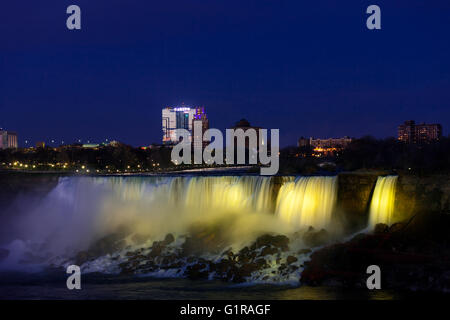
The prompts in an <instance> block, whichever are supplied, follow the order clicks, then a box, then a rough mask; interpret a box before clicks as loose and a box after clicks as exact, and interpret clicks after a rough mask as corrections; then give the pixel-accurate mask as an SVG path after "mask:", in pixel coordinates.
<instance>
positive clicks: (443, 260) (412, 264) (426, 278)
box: [300, 215, 450, 292]
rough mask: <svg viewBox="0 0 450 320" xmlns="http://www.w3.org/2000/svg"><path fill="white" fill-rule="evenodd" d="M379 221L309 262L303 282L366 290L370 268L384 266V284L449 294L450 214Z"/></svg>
mask: <svg viewBox="0 0 450 320" xmlns="http://www.w3.org/2000/svg"><path fill="white" fill-rule="evenodd" d="M417 220H418V221H415V222H411V221H407V222H404V223H397V224H394V225H392V226H390V227H388V226H386V225H382V224H380V225H377V226H376V227H375V229H374V232H372V233H371V234H359V235H357V236H355V237H354V238H353V239H352V240H350V241H349V242H346V243H339V244H334V245H330V246H327V247H324V248H323V249H321V250H318V251H316V252H314V253H313V254H312V255H311V260H310V261H308V262H306V263H305V269H304V271H303V272H302V275H301V280H300V281H301V282H302V283H303V284H307V285H325V286H326V285H332V286H345V287H363V288H366V280H367V278H368V277H369V274H367V273H366V270H367V267H368V266H370V265H377V266H379V267H380V269H381V287H382V288H383V289H388V288H392V289H399V290H413V291H437V292H450V241H449V240H450V237H449V230H450V229H449V228H450V217H449V216H447V215H441V216H439V217H435V219H431V220H427V221H421V220H420V219H417Z"/></svg>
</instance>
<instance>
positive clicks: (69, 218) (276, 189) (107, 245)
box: [0, 176, 337, 283]
mask: <svg viewBox="0 0 450 320" xmlns="http://www.w3.org/2000/svg"><path fill="white" fill-rule="evenodd" d="M336 180H337V178H336V177H309V178H298V179H297V180H294V177H261V176H220V177H217V176H210V177H201V176H191V177H189V176H181V177H180V176H178V177H164V176H144V177H133V176H130V177H123V176H116V177H69V178H60V180H59V183H58V184H57V186H56V187H55V188H54V189H53V190H52V191H51V192H50V193H49V194H47V196H46V197H45V198H43V199H41V200H40V201H39V202H38V203H34V204H33V205H32V206H30V207H29V208H26V207H25V208H23V212H14V223H15V226H13V228H11V229H14V230H20V234H12V236H11V238H10V245H8V246H6V247H4V246H3V247H4V248H6V250H8V251H10V254H9V256H8V258H7V259H5V260H3V261H0V270H2V269H8V268H9V269H11V268H12V269H17V268H19V269H21V268H22V267H23V266H25V269H24V270H25V271H27V270H28V269H27V268H28V267H27V263H31V264H34V263H35V262H36V261H40V263H42V264H43V265H44V267H45V266H48V265H63V266H64V265H68V264H71V263H76V264H80V265H82V268H83V269H82V270H83V272H93V271H95V272H106V273H111V272H112V273H116V272H124V270H128V269H127V268H129V266H132V267H133V268H134V269H133V272H136V273H147V274H150V273H151V272H152V271H155V270H157V272H163V273H162V274H163V275H167V274H168V273H167V272H169V274H170V275H172V274H175V275H177V276H179V275H181V274H184V272H185V271H186V268H189V266H190V265H192V263H193V262H189V261H188V260H186V257H187V255H192V254H194V255H196V254H198V255H199V257H200V256H203V257H205V258H207V259H210V261H211V263H219V264H220V263H222V262H221V261H224V259H225V260H226V261H228V260H227V259H228V258H227V257H228V255H227V254H226V253H225V252H228V251H226V250H232V251H233V252H234V253H235V254H239V253H242V254H243V255H246V254H249V255H250V256H246V257H244V258H242V259H243V260H242V261H247V259H250V260H248V262H242V263H251V266H252V267H254V266H255V263H256V262H252V261H253V260H255V259H256V260H257V259H260V260H259V263H261V261H262V260H261V259H262V258H263V257H264V258H263V260H264V261H265V263H264V264H259V268H261V269H260V270H257V271H255V272H254V273H252V274H251V275H250V274H247V275H246V277H250V278H251V281H266V280H267V279H269V281H273V282H279V281H286V280H292V281H294V282H295V283H297V282H298V277H299V275H300V272H301V270H302V265H303V263H304V261H306V260H307V259H308V257H309V254H308V253H304V254H301V256H299V255H297V254H296V252H298V251H299V250H300V249H304V248H305V247H309V246H310V245H307V246H305V243H304V240H303V238H302V237H299V236H298V235H297V236H296V237H294V238H292V240H291V241H289V239H287V238H286V239H287V242H283V241H285V240H282V241H281V240H280V239H281V238H280V239H278V240H276V241H277V242H276V243H278V244H276V245H275V247H274V245H273V244H270V243H271V242H270V241H272V240H273V239H272V238H269V239H272V240H270V241H269V244H265V245H260V244H256V243H255V240H256V239H258V237H260V236H263V235H270V234H272V235H277V234H278V235H292V234H294V232H296V231H299V230H300V228H301V227H308V226H314V227H316V228H323V227H327V226H329V224H330V221H331V214H332V210H333V207H334V203H335V201H336V188H337V184H336ZM277 194H278V197H277ZM23 200H24V199H20V200H19V201H20V202H21V203H22V202H24V203H26V201H23ZM25 200H26V199H25ZM274 213H276V214H274ZM167 237H168V238H167ZM165 238H167V239H169V240H170V239H174V240H171V241H169V242H170V245H168V244H167V245H163V247H160V246H161V245H159V244H156V245H155V243H158V241H160V240H162V239H165ZM189 239H191V240H189ZM192 239H197V240H192ZM199 239H200V240H199ZM265 239H266V240H264V241H268V240H267V239H268V238H265ZM189 241H191V242H192V241H194V242H193V243H194V244H192V245H190V246H189V245H188V246H186V245H185V244H186V243H188V242H189ZM196 241H197V242H196ZM273 241H275V240H273ZM280 241H281V242H280ZM282 243H285V244H282ZM287 243H289V250H290V251H287V250H288V249H287V247H286V246H287ZM155 246H156V249H155ZM202 246H205V247H202ZM276 246H278V247H276ZM198 247H202V248H201V250H197V249H199V248H198ZM189 248H191V249H189ZM245 248H247V250H250V251H251V252H248V251H245ZM249 248H250V249H249ZM154 250H156V251H154ZM186 250H187V252H191V251H192V250H194V251H193V252H194V253H193V252H191V253H186V252H185V251H186ZM189 250H191V251H189ZM241 250H243V251H241ZM13 251H14V252H13ZM155 252H157V253H155ZM244 252H247V253H244ZM130 254H132V255H133V256H132V257H131V256H130ZM293 254H294V255H296V256H297V257H298V260H297V261H296V262H294V263H292V261H291V264H290V267H289V269H283V268H282V269H280V270H278V267H279V266H281V265H282V264H284V265H285V264H286V263H287V262H286V261H287V260H286V259H287V258H288V256H290V255H293ZM205 255H206V256H205ZM24 257H27V258H26V259H24ZM83 257H84V258H83ZM143 257H145V259H150V260H149V261H146V262H145V263H147V264H142V266H145V265H147V266H148V265H149V264H151V266H149V267H146V268H144V267H142V268H143V269H142V268H141V269H139V268H140V267H138V266H141V264H139V265H135V264H134V262H133V259H143ZM174 257H175V258H174ZM130 259H131V262H130ZM174 259H175V260H174ZM235 259H237V258H235ZM239 259H240V258H239ZM239 259H238V260H239ZM164 261H166V262H164ZM167 261H172V263H173V264H172V265H167ZM239 261H240V260H239ZM280 261H281V262H280ZM24 263H25V264H24ZM127 263H130V264H129V265H127ZM142 263H144V261H143V262H142ZM175 266H176V267H175ZM222 267H223V266H221V267H220V268H222ZM232 270H238V269H235V268H234V269H232ZM180 272H181V273H180ZM211 272H212V273H211V274H212V275H213V274H214V271H211ZM158 274H159V275H161V273H158ZM226 274H228V273H225V274H222V276H221V277H225V278H226V279H228V278H227V277H228V276H227V275H226ZM235 276H237V275H235ZM233 277H234V276H233ZM233 279H234V278H233ZM264 279H265V280H264ZM233 281H234V280H233Z"/></svg>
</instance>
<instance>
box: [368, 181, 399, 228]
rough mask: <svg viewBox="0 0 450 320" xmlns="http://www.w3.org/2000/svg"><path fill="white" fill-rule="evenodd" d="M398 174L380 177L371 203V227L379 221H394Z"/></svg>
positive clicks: (388, 222)
mask: <svg viewBox="0 0 450 320" xmlns="http://www.w3.org/2000/svg"><path fill="white" fill-rule="evenodd" d="M397 178H398V177H397V176H386V177H378V179H377V184H376V185H375V190H374V192H373V196H372V201H371V203H370V213H369V227H371V228H373V227H374V226H375V225H376V224H377V223H385V224H387V225H390V224H391V223H392V215H393V213H394V202H395V185H396V183H397Z"/></svg>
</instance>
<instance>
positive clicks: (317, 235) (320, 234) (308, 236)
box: [303, 228, 330, 247]
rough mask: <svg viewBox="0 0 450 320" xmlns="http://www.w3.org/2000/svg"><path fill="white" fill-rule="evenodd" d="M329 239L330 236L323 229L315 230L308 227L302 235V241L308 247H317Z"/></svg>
mask: <svg viewBox="0 0 450 320" xmlns="http://www.w3.org/2000/svg"><path fill="white" fill-rule="evenodd" d="M329 241H330V236H329V234H328V232H327V231H326V230H325V229H321V230H320V231H315V230H314V229H312V228H310V229H309V230H308V231H307V232H306V233H305V234H304V235H303V242H304V243H305V244H306V245H307V246H310V247H318V246H322V245H324V244H326V243H327V242H329Z"/></svg>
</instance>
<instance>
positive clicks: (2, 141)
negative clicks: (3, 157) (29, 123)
mask: <svg viewBox="0 0 450 320" xmlns="http://www.w3.org/2000/svg"><path fill="white" fill-rule="evenodd" d="M18 146H19V144H18V141H17V133H15V132H12V131H5V130H0V149H8V148H14V149H17V148H18Z"/></svg>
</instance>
